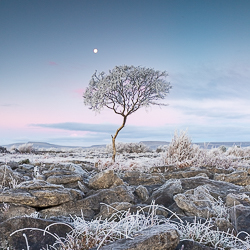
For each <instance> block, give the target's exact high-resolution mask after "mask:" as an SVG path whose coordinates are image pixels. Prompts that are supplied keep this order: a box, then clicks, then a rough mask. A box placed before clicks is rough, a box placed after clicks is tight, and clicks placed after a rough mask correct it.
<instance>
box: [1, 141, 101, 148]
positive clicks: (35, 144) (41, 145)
mask: <svg viewBox="0 0 250 250" xmlns="http://www.w3.org/2000/svg"><path fill="white" fill-rule="evenodd" d="M27 143H32V144H33V147H34V148H37V149H39V148H46V149H47V148H93V147H94V148H100V147H106V145H93V146H90V147H80V146H62V145H56V144H51V143H47V142H32V141H30V142H27ZM22 144H25V143H23V142H22V143H12V144H8V145H4V147H7V148H10V147H12V146H14V145H15V146H16V147H18V146H20V145H22Z"/></svg>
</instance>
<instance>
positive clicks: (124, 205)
mask: <svg viewBox="0 0 250 250" xmlns="http://www.w3.org/2000/svg"><path fill="white" fill-rule="evenodd" d="M132 206H133V204H131V203H129V202H114V203H111V204H110V205H106V204H103V205H101V206H100V213H98V214H97V215H96V216H95V218H101V219H102V220H105V219H107V218H109V217H111V216H112V214H114V213H116V212H118V211H127V210H128V209H130V208H131V207H132Z"/></svg>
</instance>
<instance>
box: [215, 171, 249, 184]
mask: <svg viewBox="0 0 250 250" xmlns="http://www.w3.org/2000/svg"><path fill="white" fill-rule="evenodd" d="M214 180H216V181H226V182H230V183H233V184H236V185H241V186H246V185H249V184H250V177H249V176H248V173H247V172H246V171H235V172H232V173H230V174H215V175H214Z"/></svg>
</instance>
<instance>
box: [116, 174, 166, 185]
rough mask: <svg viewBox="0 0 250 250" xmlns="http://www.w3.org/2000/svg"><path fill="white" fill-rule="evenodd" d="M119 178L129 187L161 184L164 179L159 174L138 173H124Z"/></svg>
mask: <svg viewBox="0 0 250 250" xmlns="http://www.w3.org/2000/svg"><path fill="white" fill-rule="evenodd" d="M121 178H122V179H123V181H125V182H127V183H128V184H129V185H136V186H139V185H144V186H145V185H154V184H163V183H164V182H165V178H164V176H163V174H161V173H152V174H146V173H142V172H139V171H126V172H125V173H124V174H122V176H121Z"/></svg>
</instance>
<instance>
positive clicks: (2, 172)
mask: <svg viewBox="0 0 250 250" xmlns="http://www.w3.org/2000/svg"><path fill="white" fill-rule="evenodd" d="M22 181H24V178H23V176H22V175H21V174H19V173H17V172H15V171H13V170H12V169H11V168H10V166H8V165H1V166H0V187H2V188H5V187H7V188H13V186H15V185H17V184H19V183H21V182H22Z"/></svg>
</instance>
